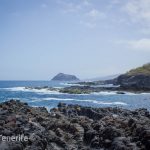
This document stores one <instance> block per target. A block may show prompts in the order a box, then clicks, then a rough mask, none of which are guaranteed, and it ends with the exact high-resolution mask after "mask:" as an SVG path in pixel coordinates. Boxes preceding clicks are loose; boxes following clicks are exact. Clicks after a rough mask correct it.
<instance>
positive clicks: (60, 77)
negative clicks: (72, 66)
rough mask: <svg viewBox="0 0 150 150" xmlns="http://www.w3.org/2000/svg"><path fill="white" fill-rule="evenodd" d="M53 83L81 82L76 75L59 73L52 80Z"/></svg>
mask: <svg viewBox="0 0 150 150" xmlns="http://www.w3.org/2000/svg"><path fill="white" fill-rule="evenodd" d="M52 81H80V79H79V78H77V77H76V76H75V75H69V74H64V73H59V74H57V75H56V76H55V77H53V78H52Z"/></svg>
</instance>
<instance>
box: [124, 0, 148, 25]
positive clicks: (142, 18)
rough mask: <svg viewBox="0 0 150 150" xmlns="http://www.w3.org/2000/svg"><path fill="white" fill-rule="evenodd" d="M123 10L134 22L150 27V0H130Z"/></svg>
mask: <svg viewBox="0 0 150 150" xmlns="http://www.w3.org/2000/svg"><path fill="white" fill-rule="evenodd" d="M123 10H124V11H125V12H126V13H127V14H128V15H129V17H130V19H131V20H132V21H133V22H140V23H146V24H147V25H149V26H150V0H130V1H128V2H127V3H126V4H125V5H124V6H123Z"/></svg>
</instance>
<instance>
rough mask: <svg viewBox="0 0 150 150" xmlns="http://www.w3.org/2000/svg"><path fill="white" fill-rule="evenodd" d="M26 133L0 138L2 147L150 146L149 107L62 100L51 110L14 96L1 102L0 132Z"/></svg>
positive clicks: (138, 149)
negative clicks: (13, 138) (24, 138)
mask: <svg viewBox="0 0 150 150" xmlns="http://www.w3.org/2000/svg"><path fill="white" fill-rule="evenodd" d="M18 134H24V135H25V136H28V137H30V138H29V140H28V141H25V142H1V143H0V149H1V150H4V149H5V150H22V149H25V150H149V148H150V113H149V112H148V111H147V110H146V109H138V110H135V111H129V110H125V109H119V108H90V107H81V106H78V105H66V104H63V103H60V104H59V105H58V108H54V109H52V110H51V112H50V113H48V111H47V110H46V109H45V108H43V107H40V108H36V107H30V106H28V105H27V103H22V102H20V101H15V100H11V101H8V102H4V103H1V104H0V135H3V136H12V135H15V136H16V135H18Z"/></svg>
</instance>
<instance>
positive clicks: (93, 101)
mask: <svg viewBox="0 0 150 150" xmlns="http://www.w3.org/2000/svg"><path fill="white" fill-rule="evenodd" d="M44 100H45V101H50V100H54V101H76V102H90V103H94V104H99V105H127V104H126V103H124V102H105V101H98V100H88V99H86V100H81V99H72V98H56V97H49V98H39V99H38V98H35V99H33V100H32V101H31V102H41V101H44Z"/></svg>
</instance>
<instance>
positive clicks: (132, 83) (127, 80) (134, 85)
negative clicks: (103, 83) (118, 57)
mask: <svg viewBox="0 0 150 150" xmlns="http://www.w3.org/2000/svg"><path fill="white" fill-rule="evenodd" d="M115 82H116V83H115V84H119V85H120V86H121V87H122V88H123V89H133V90H146V91H147V90H150V63H148V64H145V65H143V66H142V67H138V68H136V69H132V70H130V71H129V72H127V73H125V74H123V75H120V76H119V77H118V78H117V79H115Z"/></svg>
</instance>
